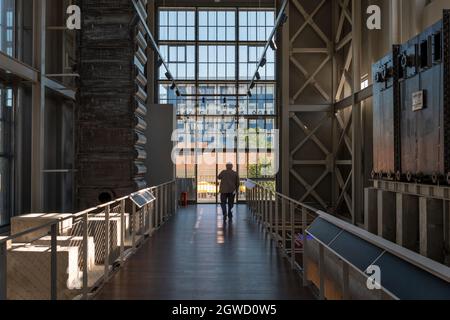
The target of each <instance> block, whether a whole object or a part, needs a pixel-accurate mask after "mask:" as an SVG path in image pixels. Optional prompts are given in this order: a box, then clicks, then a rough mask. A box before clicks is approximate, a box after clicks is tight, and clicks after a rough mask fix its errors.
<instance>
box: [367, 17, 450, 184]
mask: <svg viewBox="0 0 450 320" xmlns="http://www.w3.org/2000/svg"><path fill="white" fill-rule="evenodd" d="M449 35H450V11H449V10H446V11H444V18H443V20H442V21H440V22H438V23H437V24H435V25H433V26H432V27H430V28H428V29H426V30H425V31H424V32H423V33H422V34H420V35H418V36H416V37H414V38H412V39H411V40H409V41H408V42H406V43H405V44H403V45H401V46H394V48H393V51H392V53H391V54H390V55H388V56H387V57H385V58H383V59H382V60H380V61H379V62H377V63H376V64H374V66H373V74H374V170H373V173H372V178H374V179H381V180H382V179H388V180H397V181H407V182H417V183H430V184H442V183H448V184H450V48H449V46H450V37H449Z"/></svg>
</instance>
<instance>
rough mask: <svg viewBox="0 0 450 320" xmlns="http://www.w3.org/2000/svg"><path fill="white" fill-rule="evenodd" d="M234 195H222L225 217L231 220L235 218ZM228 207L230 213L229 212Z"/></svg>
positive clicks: (221, 200) (221, 203)
mask: <svg viewBox="0 0 450 320" xmlns="http://www.w3.org/2000/svg"><path fill="white" fill-rule="evenodd" d="M234 198H235V196H234V193H221V194H220V206H221V207H222V212H223V216H224V217H226V216H227V213H228V216H229V217H230V218H231V217H232V216H233V211H232V210H233V207H234ZM227 205H228V211H227Z"/></svg>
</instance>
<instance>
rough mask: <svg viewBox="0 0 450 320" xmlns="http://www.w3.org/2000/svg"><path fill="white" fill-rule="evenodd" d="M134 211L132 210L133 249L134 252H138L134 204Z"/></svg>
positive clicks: (134, 208)
mask: <svg viewBox="0 0 450 320" xmlns="http://www.w3.org/2000/svg"><path fill="white" fill-rule="evenodd" d="M131 206H132V209H131V211H132V212H131V214H132V215H131V217H132V219H131V223H130V225H131V228H132V230H131V246H132V247H133V250H136V215H137V214H136V205H135V204H134V202H133V203H132V204H131Z"/></svg>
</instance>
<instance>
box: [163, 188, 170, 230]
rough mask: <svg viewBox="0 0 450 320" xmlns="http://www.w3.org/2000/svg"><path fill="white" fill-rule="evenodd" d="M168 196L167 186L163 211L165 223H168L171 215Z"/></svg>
mask: <svg viewBox="0 0 450 320" xmlns="http://www.w3.org/2000/svg"><path fill="white" fill-rule="evenodd" d="M168 196H169V193H168V185H165V186H164V211H163V214H164V222H166V221H167V219H168V215H169V206H168V201H167V200H168Z"/></svg>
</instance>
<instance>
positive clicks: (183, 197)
mask: <svg viewBox="0 0 450 320" xmlns="http://www.w3.org/2000/svg"><path fill="white" fill-rule="evenodd" d="M181 205H182V206H183V207H187V206H188V194H187V192H182V193H181Z"/></svg>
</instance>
